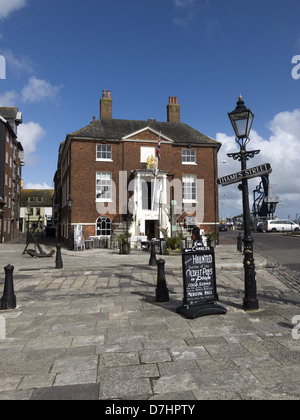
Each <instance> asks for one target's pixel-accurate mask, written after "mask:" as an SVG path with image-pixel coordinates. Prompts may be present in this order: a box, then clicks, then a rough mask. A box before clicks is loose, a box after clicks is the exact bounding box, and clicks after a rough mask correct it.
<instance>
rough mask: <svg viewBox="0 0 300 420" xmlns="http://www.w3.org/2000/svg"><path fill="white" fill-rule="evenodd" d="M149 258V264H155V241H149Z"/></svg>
mask: <svg viewBox="0 0 300 420" xmlns="http://www.w3.org/2000/svg"><path fill="white" fill-rule="evenodd" d="M150 252H151V255H150V259H149V265H151V266H155V265H156V255H155V242H153V241H151V242H150Z"/></svg>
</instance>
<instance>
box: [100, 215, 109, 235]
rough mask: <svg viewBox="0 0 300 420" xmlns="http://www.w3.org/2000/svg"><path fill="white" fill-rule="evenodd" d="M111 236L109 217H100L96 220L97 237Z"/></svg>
mask: <svg viewBox="0 0 300 420" xmlns="http://www.w3.org/2000/svg"><path fill="white" fill-rule="evenodd" d="M110 235H111V220H110V218H109V217H106V216H101V217H99V219H98V220H97V236H110Z"/></svg>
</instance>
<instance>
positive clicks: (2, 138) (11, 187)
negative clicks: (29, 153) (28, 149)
mask: <svg viewBox="0 0 300 420" xmlns="http://www.w3.org/2000/svg"><path fill="white" fill-rule="evenodd" d="M20 124H22V113H21V112H19V110H18V109H17V108H4V107H1V108H0V201H1V202H2V203H3V204H4V207H3V212H2V211H1V212H0V242H8V241H10V240H12V239H14V238H17V237H19V236H20V197H21V167H22V166H24V151H23V147H22V145H21V143H20V142H19V141H18V138H17V127H18V125H20Z"/></svg>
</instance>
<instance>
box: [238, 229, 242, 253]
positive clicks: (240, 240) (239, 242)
mask: <svg viewBox="0 0 300 420" xmlns="http://www.w3.org/2000/svg"><path fill="white" fill-rule="evenodd" d="M237 250H238V251H240V252H242V234H241V232H240V233H239V236H238V237H237Z"/></svg>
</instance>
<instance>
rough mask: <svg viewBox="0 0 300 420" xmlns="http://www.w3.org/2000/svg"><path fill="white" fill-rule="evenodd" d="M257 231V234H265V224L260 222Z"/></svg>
mask: <svg viewBox="0 0 300 420" xmlns="http://www.w3.org/2000/svg"><path fill="white" fill-rule="evenodd" d="M256 230H257V232H263V231H264V228H263V222H258V223H257V225H256Z"/></svg>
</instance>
